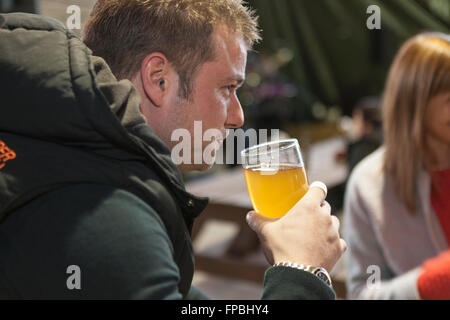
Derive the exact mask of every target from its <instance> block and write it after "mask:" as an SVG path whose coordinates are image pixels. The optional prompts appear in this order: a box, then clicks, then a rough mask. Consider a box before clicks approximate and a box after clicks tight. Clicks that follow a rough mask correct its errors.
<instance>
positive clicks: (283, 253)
mask: <svg viewBox="0 0 450 320" xmlns="http://www.w3.org/2000/svg"><path fill="white" fill-rule="evenodd" d="M325 197H326V192H325V191H324V190H322V189H321V188H318V187H315V186H313V185H311V187H310V188H309V191H308V192H307V193H306V194H305V196H304V197H303V198H302V199H301V200H300V201H299V202H298V203H297V204H296V205H295V206H294V207H293V208H292V209H291V210H290V211H289V212H288V213H286V215H284V216H283V217H282V218H280V219H270V218H266V217H263V216H261V215H259V214H258V213H256V212H255V211H250V212H249V213H248V214H247V222H248V224H249V226H250V228H252V229H253V230H254V231H255V232H256V233H257V234H258V237H259V239H260V241H261V244H262V246H263V249H264V253H265V255H266V258H267V260H268V261H269V263H270V264H274V263H278V262H283V261H290V262H296V263H298V264H304V265H311V266H316V267H323V268H325V269H326V270H327V271H328V272H330V271H331V269H333V267H334V265H335V264H336V262H337V261H338V260H339V258H340V257H341V255H342V254H343V253H344V251H345V250H346V248H347V244H346V243H345V241H344V240H342V239H341V238H340V236H339V220H338V218H336V217H335V216H332V215H331V207H330V205H329V204H328V202H326V201H325Z"/></svg>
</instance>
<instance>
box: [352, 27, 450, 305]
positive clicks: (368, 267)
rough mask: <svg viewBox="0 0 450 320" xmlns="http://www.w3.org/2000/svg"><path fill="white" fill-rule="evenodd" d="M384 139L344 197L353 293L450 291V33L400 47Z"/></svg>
mask: <svg viewBox="0 0 450 320" xmlns="http://www.w3.org/2000/svg"><path fill="white" fill-rule="evenodd" d="M382 108H383V122H384V137H385V143H384V146H383V147H381V148H380V149H378V150H377V151H376V152H374V153H373V154H371V155H370V156H369V157H367V158H366V159H365V160H363V161H362V162H361V163H360V164H359V165H358V166H357V167H356V168H355V170H354V171H353V173H352V176H351V177H350V180H349V184H348V187H347V191H346V197H345V204H344V212H345V215H344V234H345V236H346V240H347V243H348V249H349V250H348V253H347V256H346V257H347V258H346V264H347V269H348V277H347V290H348V296H349V298H352V299H450V253H449V251H448V248H449V244H450V36H449V35H446V34H440V33H424V34H420V35H418V36H416V37H414V38H412V39H410V40H409V41H407V42H406V43H405V44H404V45H403V47H402V48H401V49H400V51H399V53H398V54H397V56H396V58H395V60H394V62H393V65H392V66H391V70H390V72H389V76H388V79H387V83H386V88H385V92H384V97H383V106H382Z"/></svg>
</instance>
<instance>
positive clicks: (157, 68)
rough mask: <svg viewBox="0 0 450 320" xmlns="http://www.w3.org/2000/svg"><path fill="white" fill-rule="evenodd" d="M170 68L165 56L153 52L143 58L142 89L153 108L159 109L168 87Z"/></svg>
mask: <svg viewBox="0 0 450 320" xmlns="http://www.w3.org/2000/svg"><path fill="white" fill-rule="evenodd" d="M170 68H171V66H170V65H169V61H168V60H167V58H166V56H165V55H164V54H162V53H159V52H154V53H151V54H149V55H148V56H147V57H145V59H144V61H143V62H142V65H141V79H142V87H143V89H144V91H145V94H146V95H147V97H148V98H149V99H150V101H151V102H152V103H153V104H154V105H155V107H161V106H162V103H163V98H164V96H165V95H166V94H167V89H168V86H169V77H168V74H169V71H170Z"/></svg>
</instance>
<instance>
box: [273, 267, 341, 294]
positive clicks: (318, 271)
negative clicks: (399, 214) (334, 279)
mask: <svg viewBox="0 0 450 320" xmlns="http://www.w3.org/2000/svg"><path fill="white" fill-rule="evenodd" d="M273 266H274V267H279V266H281V267H290V268H295V269H298V270H303V271H306V272H310V273H312V274H313V275H315V276H316V277H318V278H319V279H320V280H322V281H323V282H325V283H326V284H327V285H328V286H329V287H330V288H333V285H332V284H331V278H330V275H329V274H328V272H327V270H325V268H322V267H313V266H307V265H304V264H298V263H295V262H284V261H283V262H278V263H276V264H274V265H273Z"/></svg>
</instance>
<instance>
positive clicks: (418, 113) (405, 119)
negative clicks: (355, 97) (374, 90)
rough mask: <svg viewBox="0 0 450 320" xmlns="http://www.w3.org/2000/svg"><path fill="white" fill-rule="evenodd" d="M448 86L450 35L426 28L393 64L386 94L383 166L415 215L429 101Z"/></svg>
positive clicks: (384, 98)
mask: <svg viewBox="0 0 450 320" xmlns="http://www.w3.org/2000/svg"><path fill="white" fill-rule="evenodd" d="M449 91H450V36H449V35H446V34H443V33H422V34H419V35H417V36H415V37H413V38H411V39H410V40H408V41H407V42H406V43H405V44H404V45H403V46H402V48H401V49H400V50H399V52H398V54H397V56H396V58H395V60H394V62H393V64H392V67H391V69H390V72H389V76H388V80H387V83H386V89H385V92H384V97H383V125H384V135H385V144H386V155H385V163H384V169H385V172H386V174H387V175H388V176H389V177H391V178H392V179H393V182H394V186H395V189H396V192H397V196H398V197H399V199H400V200H401V202H402V203H404V204H405V206H406V207H407V208H408V209H409V211H410V212H411V213H412V214H413V213H415V212H416V211H417V203H416V194H415V190H416V187H417V185H416V177H417V170H418V169H419V167H420V166H424V165H425V163H424V162H425V157H426V155H425V152H426V150H425V146H426V141H425V115H426V112H427V106H428V104H429V102H430V100H431V99H432V98H433V97H435V96H436V95H438V94H441V93H446V92H449ZM425 169H427V168H425Z"/></svg>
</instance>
